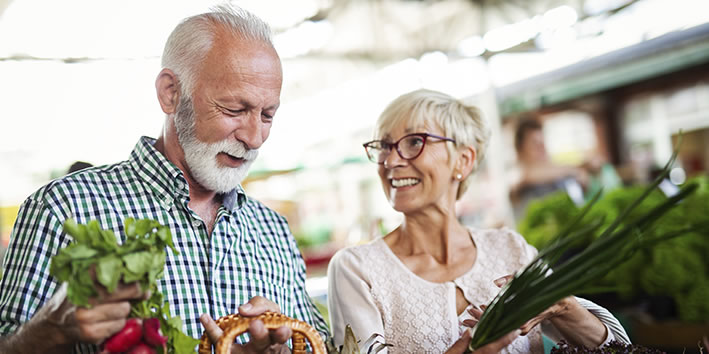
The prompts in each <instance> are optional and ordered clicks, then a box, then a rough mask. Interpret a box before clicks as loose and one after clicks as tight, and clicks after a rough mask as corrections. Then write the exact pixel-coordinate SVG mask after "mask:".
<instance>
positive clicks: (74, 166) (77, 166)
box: [66, 161, 94, 174]
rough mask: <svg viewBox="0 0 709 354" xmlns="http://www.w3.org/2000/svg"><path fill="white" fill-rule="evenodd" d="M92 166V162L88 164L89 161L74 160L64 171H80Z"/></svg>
mask: <svg viewBox="0 0 709 354" xmlns="http://www.w3.org/2000/svg"><path fill="white" fill-rule="evenodd" d="M93 166H94V165H92V164H90V163H88V162H84V161H76V162H74V163H73V164H71V166H69V170H67V171H66V173H67V174H69V173H73V172H76V171H81V170H83V169H85V168H89V167H93Z"/></svg>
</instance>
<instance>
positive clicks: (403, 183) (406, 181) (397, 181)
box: [391, 178, 420, 188]
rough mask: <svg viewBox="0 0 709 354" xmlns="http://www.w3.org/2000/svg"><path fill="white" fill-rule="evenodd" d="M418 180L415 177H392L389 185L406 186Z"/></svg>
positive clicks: (414, 183) (416, 182)
mask: <svg viewBox="0 0 709 354" xmlns="http://www.w3.org/2000/svg"><path fill="white" fill-rule="evenodd" d="M419 182H420V180H418V179H416V178H401V179H392V180H391V185H392V186H393V187H394V188H399V187H408V186H413V185H416V184H418V183H419Z"/></svg>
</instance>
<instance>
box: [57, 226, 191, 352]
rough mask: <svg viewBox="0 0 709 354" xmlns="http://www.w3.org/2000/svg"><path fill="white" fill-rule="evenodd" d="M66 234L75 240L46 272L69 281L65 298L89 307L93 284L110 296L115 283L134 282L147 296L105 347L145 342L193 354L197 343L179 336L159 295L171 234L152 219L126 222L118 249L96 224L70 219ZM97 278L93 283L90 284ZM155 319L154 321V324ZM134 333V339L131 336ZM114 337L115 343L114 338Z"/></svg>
mask: <svg viewBox="0 0 709 354" xmlns="http://www.w3.org/2000/svg"><path fill="white" fill-rule="evenodd" d="M64 231H65V232H66V233H67V234H69V235H70V236H72V237H73V239H74V241H73V242H72V243H71V244H69V245H68V246H67V247H65V248H63V249H61V250H60V251H59V253H58V254H57V255H55V256H54V257H52V263H51V266H50V273H51V274H52V275H53V276H54V277H55V278H57V280H58V281H59V282H67V298H68V299H69V301H71V302H72V303H73V304H75V305H77V306H85V307H90V304H89V298H91V297H95V296H97V295H98V292H97V290H96V287H97V285H96V282H98V283H99V284H100V285H102V286H103V287H105V288H106V290H107V291H108V292H109V293H111V292H113V291H115V290H116V287H117V286H118V284H119V282H121V281H122V282H123V283H132V282H138V284H140V287H141V288H142V290H143V291H150V293H151V294H152V295H151V297H150V298H149V299H147V300H142V301H134V302H132V304H131V318H132V319H134V320H129V321H128V322H127V323H126V326H125V327H124V328H123V329H122V330H121V331H120V332H118V333H117V334H116V335H114V336H113V337H111V338H109V339H108V340H107V341H106V343H105V344H104V345H105V346H107V347H108V348H105V349H107V351H109V352H123V351H127V349H126V350H117V351H114V350H111V348H110V347H112V345H113V343H119V344H116V346H115V348H125V347H129V348H128V349H130V348H133V347H136V346H138V345H143V344H146V343H143V342H141V340H142V341H146V339H147V342H148V343H147V344H150V345H152V347H151V348H150V349H157V350H158V351H159V352H161V353H179V354H181V353H193V352H194V348H195V346H196V345H197V344H198V343H199V341H198V340H196V339H194V338H191V337H189V336H187V335H186V334H184V333H183V332H182V320H181V319H180V317H179V316H171V315H170V307H169V303H167V302H165V301H164V299H163V295H162V293H160V292H159V291H158V290H157V284H156V280H157V279H158V278H160V277H162V275H163V269H164V267H165V259H166V248H168V247H169V248H170V249H171V250H172V252H173V253H175V254H177V250H176V249H175V246H174V245H173V243H172V234H171V233H170V229H169V228H168V227H166V226H163V225H161V224H160V223H159V222H157V221H155V220H150V219H139V220H135V219H133V218H128V219H126V220H125V221H124V232H125V236H126V237H125V242H123V244H121V245H119V244H118V241H117V238H116V235H115V234H114V233H113V231H111V230H103V229H102V228H101V226H100V225H99V223H98V221H96V220H91V221H89V222H88V224H86V225H84V224H77V223H76V221H74V220H73V219H71V218H69V219H67V220H66V221H65V222H64ZM94 279H95V280H94ZM156 319H157V321H155V320H156ZM134 333H135V334H134ZM117 338H118V339H117Z"/></svg>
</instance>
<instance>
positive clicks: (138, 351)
mask: <svg viewBox="0 0 709 354" xmlns="http://www.w3.org/2000/svg"><path fill="white" fill-rule="evenodd" d="M128 354H155V349H153V348H151V347H150V346H149V345H147V344H145V343H142V342H141V343H140V344H138V345H136V346H135V347H133V349H131V351H129V352H128Z"/></svg>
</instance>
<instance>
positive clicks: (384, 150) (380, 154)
mask: <svg viewBox="0 0 709 354" xmlns="http://www.w3.org/2000/svg"><path fill="white" fill-rule="evenodd" d="M428 138H435V139H439V140H440V141H450V142H453V143H455V140H453V139H451V138H446V137H443V136H438V135H433V134H428V133H414V134H409V135H405V136H403V137H402V138H401V139H399V140H397V141H396V142H394V143H389V142H386V141H384V140H372V141H370V142H368V143H364V144H362V146H364V150H365V151H367V157H368V158H369V160H370V161H372V162H374V163H378V164H380V165H381V164H383V163H384V160H386V159H387V157H389V153H391V150H392V148H396V152H397V153H398V154H399V156H400V157H401V158H402V159H404V160H413V159H415V158H417V157H419V155H421V152H422V151H423V147H424V146H426V141H427V140H428Z"/></svg>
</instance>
